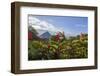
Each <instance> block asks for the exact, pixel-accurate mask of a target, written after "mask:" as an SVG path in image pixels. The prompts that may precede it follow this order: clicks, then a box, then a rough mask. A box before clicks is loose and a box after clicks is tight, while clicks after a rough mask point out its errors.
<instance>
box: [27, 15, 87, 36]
mask: <svg viewBox="0 0 100 76" xmlns="http://www.w3.org/2000/svg"><path fill="white" fill-rule="evenodd" d="M29 17H31V18H30V19H29V21H30V23H34V24H38V25H40V24H41V25H43V27H47V28H48V27H49V26H53V28H55V29H54V30H57V29H58V30H57V31H59V29H60V30H61V31H64V32H65V34H71V35H78V34H80V33H81V32H82V33H88V17H75V16H44V15H37V16H36V15H30V16H29ZM32 18H35V20H36V19H37V20H36V21H35V20H34V19H33V20H34V21H35V22H34V21H33V20H32ZM32 21H33V22H32ZM43 22H44V23H43ZM46 25H47V26H46ZM33 27H34V25H33ZM53 28H49V29H51V30H52V29H53Z"/></svg>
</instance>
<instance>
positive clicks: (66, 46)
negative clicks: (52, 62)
mask: <svg viewBox="0 0 100 76" xmlns="http://www.w3.org/2000/svg"><path fill="white" fill-rule="evenodd" d="M87 48H88V47H87V35H85V37H84V38H83V39H82V40H80V38H79V37H77V36H76V37H70V38H69V39H67V38H66V37H65V35H64V32H63V33H61V32H58V33H57V34H56V35H53V36H51V38H50V39H49V40H48V41H45V40H44V41H43V40H40V41H39V40H29V42H28V51H29V52H28V55H29V58H28V59H29V60H44V59H46V60H49V59H75V58H87V57H88V53H87V51H88V50H87Z"/></svg>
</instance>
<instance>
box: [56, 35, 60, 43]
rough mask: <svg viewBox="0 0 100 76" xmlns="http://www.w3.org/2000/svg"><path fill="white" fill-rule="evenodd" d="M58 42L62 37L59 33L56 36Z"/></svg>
mask: <svg viewBox="0 0 100 76" xmlns="http://www.w3.org/2000/svg"><path fill="white" fill-rule="evenodd" d="M56 40H57V41H58V40H60V35H59V33H58V34H57V35H56Z"/></svg>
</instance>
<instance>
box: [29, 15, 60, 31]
mask: <svg viewBox="0 0 100 76" xmlns="http://www.w3.org/2000/svg"><path fill="white" fill-rule="evenodd" d="M29 26H32V27H34V28H35V29H36V30H44V31H45V30H47V31H50V32H58V31H62V30H61V28H57V27H55V26H54V25H53V24H51V23H49V22H47V21H44V20H40V19H38V18H36V17H33V16H29Z"/></svg>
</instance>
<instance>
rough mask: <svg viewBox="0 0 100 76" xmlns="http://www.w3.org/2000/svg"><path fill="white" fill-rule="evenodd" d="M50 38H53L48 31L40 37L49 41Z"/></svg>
mask: <svg viewBox="0 0 100 76" xmlns="http://www.w3.org/2000/svg"><path fill="white" fill-rule="evenodd" d="M50 37H51V34H50V33H49V32H48V31H46V32H44V33H43V34H42V35H40V38H42V39H49V38H50Z"/></svg>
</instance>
